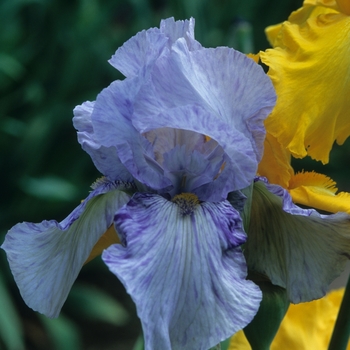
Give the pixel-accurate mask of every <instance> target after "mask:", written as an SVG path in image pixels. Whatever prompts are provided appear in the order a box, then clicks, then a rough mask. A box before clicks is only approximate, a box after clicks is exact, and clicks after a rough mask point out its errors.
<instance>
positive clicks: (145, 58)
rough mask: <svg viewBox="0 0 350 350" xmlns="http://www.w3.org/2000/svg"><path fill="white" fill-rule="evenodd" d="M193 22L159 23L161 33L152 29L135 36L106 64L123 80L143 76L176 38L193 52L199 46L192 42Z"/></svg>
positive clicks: (172, 21)
mask: <svg viewBox="0 0 350 350" xmlns="http://www.w3.org/2000/svg"><path fill="white" fill-rule="evenodd" d="M194 22H195V21H194V19H193V18H191V19H190V20H186V21H175V20H174V18H167V19H165V20H162V21H161V23H160V29H158V28H151V29H148V30H143V31H141V32H139V33H137V34H136V35H135V36H134V37H132V38H131V39H129V40H128V41H127V42H126V43H124V45H123V46H122V47H120V48H119V49H118V50H117V51H116V52H115V54H114V55H113V56H112V58H111V59H110V60H109V63H110V64H111V65H112V66H113V67H114V68H116V69H118V70H119V71H120V72H121V73H123V74H124V75H125V76H126V77H129V78H130V77H134V76H138V75H142V74H145V73H146V72H147V71H148V70H149V69H150V68H151V66H152V65H153V64H154V62H155V61H156V60H157V59H158V57H159V56H160V55H161V54H162V52H163V51H164V50H165V49H166V48H169V47H170V46H171V45H172V44H173V43H174V42H175V41H176V40H177V39H178V38H181V37H184V38H185V39H186V41H187V44H188V46H189V47H191V48H192V49H199V48H201V47H202V46H201V45H200V44H199V42H198V41H196V40H195V39H194Z"/></svg>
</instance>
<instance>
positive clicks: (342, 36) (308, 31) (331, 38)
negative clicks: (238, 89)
mask: <svg viewBox="0 0 350 350" xmlns="http://www.w3.org/2000/svg"><path fill="white" fill-rule="evenodd" d="M266 33H267V37H268V39H269V41H270V43H271V45H272V47H273V48H271V49H268V50H266V51H265V52H260V58H261V60H262V62H263V63H265V64H266V65H268V66H269V71H268V75H269V76H270V78H271V80H272V82H273V84H274V87H275V89H276V92H277V96H278V99H277V103H276V106H275V108H274V110H273V112H272V113H271V114H270V116H269V117H268V118H267V119H266V122H265V125H266V129H267V135H266V140H265V150H264V155H263V159H262V161H261V162H260V164H259V169H258V172H259V174H261V175H263V176H265V177H267V178H268V180H269V181H270V182H271V183H274V184H278V185H281V186H282V187H284V188H286V189H288V191H289V193H290V194H291V196H292V198H293V201H294V202H295V203H299V204H302V205H306V206H308V207H313V208H317V209H321V210H325V211H328V212H332V213H336V212H347V213H348V214H349V213H350V205H349V203H350V195H349V193H346V192H340V193H337V191H338V189H337V188H336V183H335V182H334V181H333V180H332V179H330V178H329V177H327V176H325V175H323V174H317V173H315V172H300V173H297V174H295V173H294V170H293V168H292V167H291V165H290V160H291V157H292V156H294V157H296V158H303V157H305V156H306V155H309V156H310V157H312V158H313V159H316V160H320V161H322V162H323V164H325V163H328V161H329V153H330V150H331V149H332V146H333V143H334V141H337V143H339V144H342V143H343V142H344V141H345V139H346V138H347V137H348V136H349V135H350V122H349V120H350V119H349V109H350V99H349V98H348V95H349V91H350V79H349V75H350V68H349V67H350V66H349V64H348V63H347V62H348V57H349V43H350V42H349V34H350V7H349V2H348V1H347V0H337V1H326V0H305V1H304V4H303V6H302V7H301V8H300V9H298V10H297V11H295V12H293V13H292V14H291V15H290V16H289V18H288V20H287V21H285V22H283V23H281V24H278V25H274V26H270V27H268V28H267V29H266Z"/></svg>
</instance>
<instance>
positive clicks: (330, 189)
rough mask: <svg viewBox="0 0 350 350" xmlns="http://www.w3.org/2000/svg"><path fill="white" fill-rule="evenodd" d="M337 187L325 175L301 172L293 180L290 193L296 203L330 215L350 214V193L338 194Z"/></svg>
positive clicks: (289, 189)
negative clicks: (338, 213)
mask: <svg viewBox="0 0 350 350" xmlns="http://www.w3.org/2000/svg"><path fill="white" fill-rule="evenodd" d="M335 185H336V183H335V182H334V181H333V180H332V179H330V178H329V177H327V176H325V175H323V174H318V173H315V172H301V173H297V174H295V175H294V176H293V177H292V178H291V180H290V183H289V188H288V191H289V193H290V195H291V196H292V199H293V202H294V203H299V204H302V205H306V206H308V207H312V208H316V209H320V210H325V211H328V212H330V213H337V212H345V213H348V214H350V193H347V192H340V193H337V194H336V192H337V191H338V189H337V188H336V187H335Z"/></svg>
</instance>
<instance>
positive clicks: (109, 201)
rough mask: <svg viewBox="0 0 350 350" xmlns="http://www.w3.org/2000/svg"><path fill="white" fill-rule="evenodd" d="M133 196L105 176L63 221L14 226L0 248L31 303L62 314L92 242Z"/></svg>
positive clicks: (38, 308) (51, 314) (50, 313)
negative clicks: (102, 181) (105, 179)
mask: <svg viewBox="0 0 350 350" xmlns="http://www.w3.org/2000/svg"><path fill="white" fill-rule="evenodd" d="M120 188H122V187H120ZM128 200H129V196H128V195H127V194H126V193H124V192H122V191H119V190H118V186H117V185H116V184H114V183H111V182H107V181H105V182H104V183H102V184H101V185H100V186H98V187H97V188H96V189H95V190H93V191H92V192H91V193H90V195H89V196H88V197H87V198H86V199H85V200H84V201H83V202H82V203H81V204H80V205H79V206H78V207H77V208H76V209H75V210H73V212H72V213H71V214H70V215H69V216H68V217H67V218H66V219H64V220H63V221H62V222H60V223H58V222H57V221H55V220H51V221H43V222H41V223H39V224H34V223H29V222H23V223H19V224H17V225H15V226H14V227H12V228H11V230H9V232H8V233H7V235H6V238H5V241H4V243H3V244H2V246H1V248H2V249H4V250H5V251H6V254H7V259H8V261H9V264H10V268H11V271H12V273H13V276H14V278H15V281H16V283H17V285H18V288H19V290H20V293H21V295H22V297H23V299H24V301H25V302H26V303H27V305H28V306H29V307H31V308H33V309H34V310H36V311H39V312H41V313H43V314H45V315H47V316H49V317H57V316H58V314H59V312H60V310H61V307H62V305H63V303H64V302H65V300H66V298H67V295H68V293H69V291H70V289H71V286H72V284H73V283H74V281H75V279H76V277H77V276H78V273H79V271H80V269H81V267H82V266H83V264H84V262H85V261H86V260H87V258H88V256H89V255H90V253H91V250H92V248H93V246H94V245H95V243H96V242H97V241H98V239H99V238H100V237H101V236H102V235H103V233H104V232H105V231H106V230H107V228H108V227H109V226H110V225H111V224H112V223H113V218H114V213H115V211H116V210H117V209H119V208H120V207H121V206H122V205H124V204H125V203H126V202H127V201H128Z"/></svg>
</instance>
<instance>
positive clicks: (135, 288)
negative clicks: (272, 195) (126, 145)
mask: <svg viewBox="0 0 350 350" xmlns="http://www.w3.org/2000/svg"><path fill="white" fill-rule="evenodd" d="M115 220H116V229H117V231H118V232H119V233H120V235H121V239H122V241H123V242H124V243H125V246H121V245H114V246H111V247H110V248H108V249H107V250H105V251H104V253H103V256H102V258H103V260H104V261H105V263H106V264H107V265H108V267H109V268H110V269H111V271H112V272H113V273H115V274H116V275H117V276H118V278H119V279H120V280H121V281H122V282H123V284H124V285H125V287H126V289H127V291H128V293H129V294H130V295H131V297H132V298H133V300H134V301H135V303H136V307H137V312H138V315H139V317H140V319H141V322H142V327H143V331H144V336H145V344H146V349H147V350H150V349H162V350H167V349H182V350H186V349H188V350H193V349H199V350H200V349H204V350H207V349H208V348H210V347H212V346H214V345H216V344H218V343H219V342H220V341H222V340H224V339H226V338H228V337H229V336H231V335H232V334H233V333H235V332H236V331H238V330H239V329H241V328H242V327H245V326H246V325H247V324H248V323H249V322H250V321H251V320H252V318H253V317H254V315H255V313H256V312H257V310H258V308H259V303H260V300H261V292H260V290H259V288H258V287H257V286H256V285H255V284H253V283H252V282H250V281H247V280H246V273H247V271H246V266H245V260H244V257H243V254H242V252H241V248H240V247H239V246H240V245H241V244H242V243H244V242H245V240H246V235H245V233H244V231H243V229H242V225H241V218H240V216H239V214H238V213H237V212H236V211H235V210H234V209H233V208H232V206H231V205H230V204H229V203H228V202H227V201H224V202H220V203H208V202H204V203H201V204H197V205H196V206H195V207H193V208H191V209H190V210H189V211H185V208H184V207H180V205H177V204H175V203H173V202H170V201H167V200H166V199H164V198H163V197H161V196H158V195H148V194H135V195H134V196H133V198H132V199H131V200H130V202H129V203H128V204H127V205H126V206H124V207H123V208H121V209H120V210H119V211H118V213H117V215H116V217H115Z"/></svg>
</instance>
